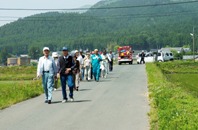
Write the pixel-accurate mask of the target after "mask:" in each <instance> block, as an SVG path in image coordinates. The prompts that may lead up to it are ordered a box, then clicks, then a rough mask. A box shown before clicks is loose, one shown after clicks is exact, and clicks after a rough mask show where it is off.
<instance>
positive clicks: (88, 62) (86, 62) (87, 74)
mask: <svg viewBox="0 0 198 130" xmlns="http://www.w3.org/2000/svg"><path fill="white" fill-rule="evenodd" d="M84 68H85V77H86V80H87V81H89V80H91V57H90V53H87V55H86V57H85V58H84Z"/></svg>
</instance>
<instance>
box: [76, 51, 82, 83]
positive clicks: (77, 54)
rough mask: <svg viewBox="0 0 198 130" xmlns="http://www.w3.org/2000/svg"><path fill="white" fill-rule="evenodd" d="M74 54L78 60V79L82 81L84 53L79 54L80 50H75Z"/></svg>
mask: <svg viewBox="0 0 198 130" xmlns="http://www.w3.org/2000/svg"><path fill="white" fill-rule="evenodd" d="M80 51H81V50H80ZM75 54H76V56H77V60H78V61H79V62H80V80H81V81H82V80H83V79H84V61H83V56H84V55H81V54H82V51H81V52H80V53H79V51H78V50H76V51H75Z"/></svg>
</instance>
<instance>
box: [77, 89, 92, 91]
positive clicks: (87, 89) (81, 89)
mask: <svg viewBox="0 0 198 130" xmlns="http://www.w3.org/2000/svg"><path fill="white" fill-rule="evenodd" d="M89 90H92V89H79V90H78V91H89Z"/></svg>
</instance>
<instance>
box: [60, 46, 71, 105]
mask: <svg viewBox="0 0 198 130" xmlns="http://www.w3.org/2000/svg"><path fill="white" fill-rule="evenodd" d="M62 53H63V55H62V56H61V57H59V60H58V65H57V68H58V72H59V74H60V80H61V86H62V95H63V101H62V103H65V102H67V101H68V98H67V92H66V83H67V84H68V87H69V92H70V93H69V97H70V100H71V101H74V98H73V90H74V85H75V84H74V80H73V76H72V74H73V73H72V71H73V70H74V68H75V63H74V62H73V58H72V56H70V55H69V53H68V49H67V48H66V47H63V49H62Z"/></svg>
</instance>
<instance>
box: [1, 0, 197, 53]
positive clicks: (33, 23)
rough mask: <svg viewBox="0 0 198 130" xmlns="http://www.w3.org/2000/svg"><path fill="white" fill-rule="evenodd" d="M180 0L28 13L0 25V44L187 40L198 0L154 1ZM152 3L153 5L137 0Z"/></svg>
mask: <svg viewBox="0 0 198 130" xmlns="http://www.w3.org/2000/svg"><path fill="white" fill-rule="evenodd" d="M184 1H187V0H163V2H162V1H160V0H106V1H101V2H99V3H97V4H96V5H94V6H93V7H92V8H91V9H89V11H87V12H86V13H81V14H79V13H58V12H49V13H43V14H37V15H34V16H29V17H26V18H23V19H19V20H18V21H16V22H13V23H11V24H7V25H5V26H3V27H0V49H1V52H4V53H5V52H9V53H11V54H16V55H17V54H21V53H28V50H31V51H35V50H37V51H38V50H39V49H41V48H42V47H43V46H49V47H50V48H51V49H52V50H53V51H56V50H60V48H61V47H62V46H67V47H69V48H70V49H78V48H82V49H86V48H90V49H94V48H99V49H102V48H106V47H109V48H111V49H113V46H115V45H133V47H134V49H147V50H149V49H150V48H159V47H165V46H183V45H191V43H192V39H191V37H190V35H189V33H190V32H192V28H193V26H196V25H197V23H198V22H197V21H198V13H197V12H198V9H197V7H198V2H196V3H184V4H170V5H159V4H163V3H171V2H184ZM152 4H155V5H156V6H141V5H152ZM138 5H140V6H138ZM111 7H126V8H113V9H112V8H111ZM95 8H98V9H95Z"/></svg>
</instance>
